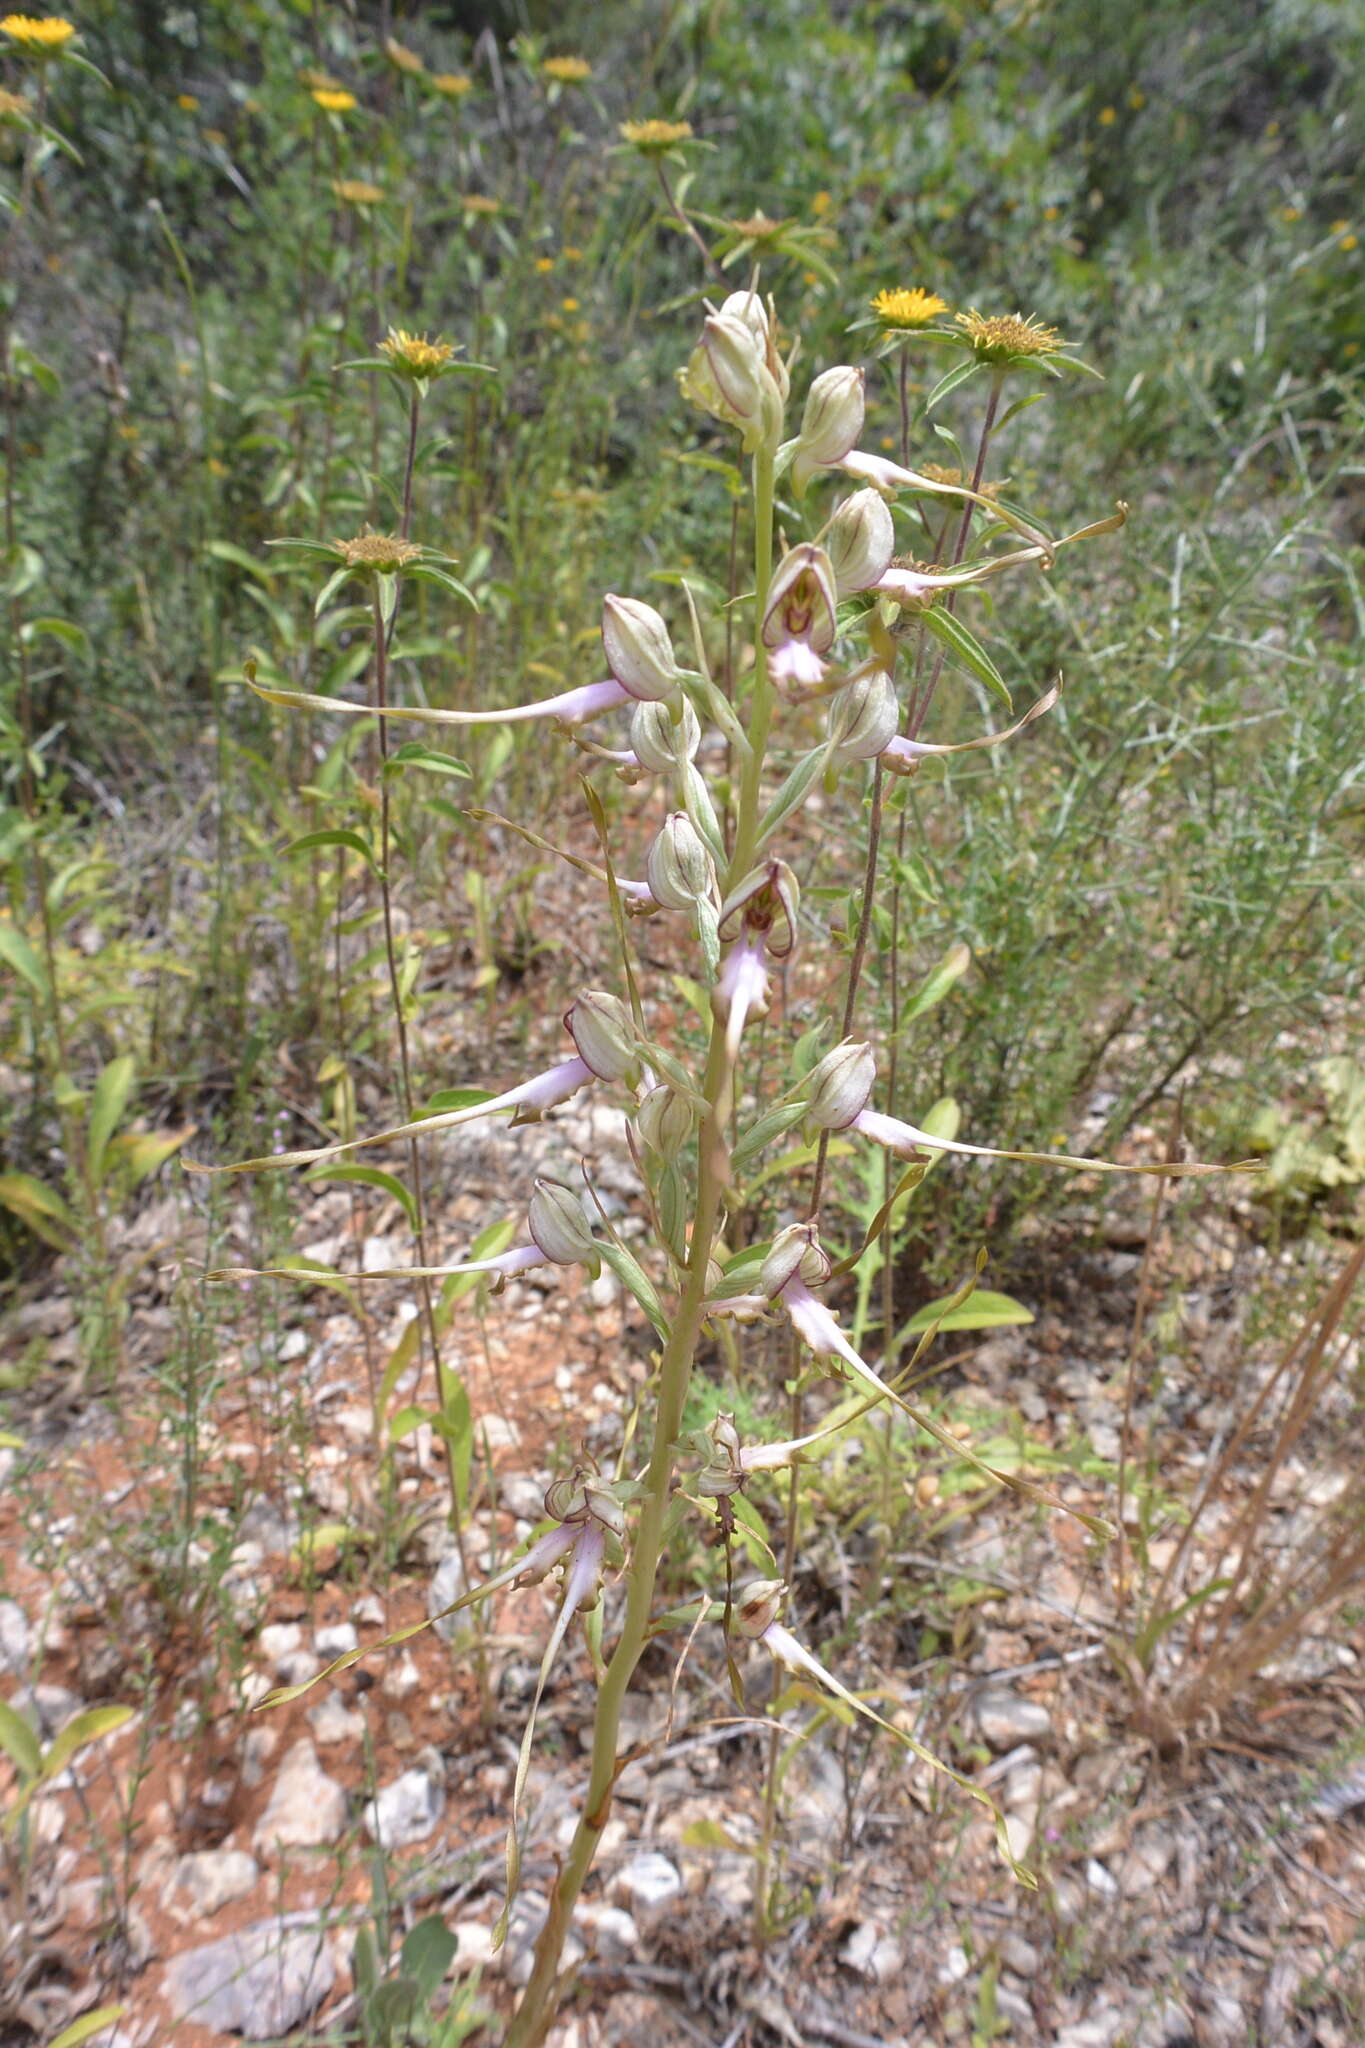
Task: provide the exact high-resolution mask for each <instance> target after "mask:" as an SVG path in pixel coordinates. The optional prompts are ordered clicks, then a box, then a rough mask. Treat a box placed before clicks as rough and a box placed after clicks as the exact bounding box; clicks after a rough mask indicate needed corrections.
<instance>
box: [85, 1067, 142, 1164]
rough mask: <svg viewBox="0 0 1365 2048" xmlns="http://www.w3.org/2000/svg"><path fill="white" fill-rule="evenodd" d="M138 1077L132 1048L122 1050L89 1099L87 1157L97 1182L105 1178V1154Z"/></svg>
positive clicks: (102, 1071) (106, 1069)
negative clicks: (130, 1049) (128, 1050)
mask: <svg viewBox="0 0 1365 2048" xmlns="http://www.w3.org/2000/svg"><path fill="white" fill-rule="evenodd" d="M136 1077H137V1062H136V1060H135V1059H134V1058H133V1055H132V1054H131V1053H130V1052H123V1053H119V1054H118V1056H117V1057H116V1058H114V1059H112V1060H110V1062H109V1064H108V1065H107V1066H106V1067H104V1068H103V1069H102V1070H101V1072H100V1077H99V1079H98V1080H97V1081H96V1083H95V1089H94V1094H93V1095H92V1097H91V1101H90V1127H89V1137H88V1140H87V1146H88V1151H87V1157H88V1161H89V1166H90V1176H91V1179H92V1180H93V1181H94V1182H95V1184H96V1186H98V1184H99V1183H100V1181H101V1180H102V1179H103V1178H104V1155H105V1153H106V1151H107V1150H108V1146H109V1140H110V1139H111V1138H112V1137H113V1135H114V1132H115V1131H116V1130H117V1128H118V1125H119V1120H120V1118H121V1117H122V1115H123V1112H124V1110H125V1109H126V1108H127V1107H128V1098H129V1096H130V1095H131V1094H132V1092H133V1082H134V1080H135V1079H136Z"/></svg>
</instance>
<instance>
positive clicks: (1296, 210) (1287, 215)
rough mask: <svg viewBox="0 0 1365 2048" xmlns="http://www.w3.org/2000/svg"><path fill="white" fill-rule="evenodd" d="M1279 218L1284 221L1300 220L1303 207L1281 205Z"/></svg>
mask: <svg viewBox="0 0 1365 2048" xmlns="http://www.w3.org/2000/svg"><path fill="white" fill-rule="evenodd" d="M1280 219H1281V220H1286V221H1296V220H1302V219H1303V208H1302V207H1301V206H1282V207H1281V208H1280Z"/></svg>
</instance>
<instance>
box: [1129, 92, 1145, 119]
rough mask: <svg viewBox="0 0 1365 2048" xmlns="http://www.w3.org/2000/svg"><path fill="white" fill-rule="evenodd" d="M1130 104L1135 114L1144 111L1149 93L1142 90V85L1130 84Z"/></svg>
mask: <svg viewBox="0 0 1365 2048" xmlns="http://www.w3.org/2000/svg"><path fill="white" fill-rule="evenodd" d="M1128 104H1129V106H1130V107H1131V108H1132V110H1133V112H1134V113H1135V114H1140V113H1141V112H1142V109H1143V108H1144V107H1145V106H1146V104H1147V95H1146V93H1145V92H1144V91H1143V90H1142V87H1141V86H1140V85H1131V86H1129V88H1128Z"/></svg>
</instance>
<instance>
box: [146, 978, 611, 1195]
mask: <svg viewBox="0 0 1365 2048" xmlns="http://www.w3.org/2000/svg"><path fill="white" fill-rule="evenodd" d="M564 1026H565V1029H566V1030H567V1031H568V1033H569V1036H570V1037H571V1038H572V1039H573V1041H574V1047H575V1057H574V1058H572V1059H567V1060H560V1061H559V1062H558V1064H557V1065H555V1066H553V1067H548V1068H547V1069H546V1070H545V1072H544V1073H543V1074H534V1075H532V1077H531V1079H530V1080H529V1081H519V1082H518V1083H517V1085H516V1087H515V1088H508V1089H506V1090H505V1091H504V1092H503V1093H502V1094H501V1095H494V1096H490V1097H489V1099H488V1100H487V1101H486V1102H475V1103H468V1104H466V1105H465V1106H464V1107H463V1108H461V1109H451V1110H442V1111H441V1112H440V1113H439V1114H438V1115H436V1116H427V1117H418V1118H417V1119H416V1120H415V1121H414V1122H412V1123H407V1124H394V1125H393V1126H392V1127H391V1128H390V1129H388V1130H384V1131H371V1132H370V1133H369V1134H368V1135H367V1136H365V1137H363V1138H348V1139H346V1140H344V1141H343V1142H342V1143H340V1144H336V1145H315V1146H313V1147H311V1148H310V1149H309V1150H307V1151H303V1152H273V1153H270V1154H268V1155H267V1156H266V1157H265V1158H261V1159H238V1160H234V1161H233V1163H232V1164H231V1165H229V1166H199V1165H196V1164H195V1163H194V1162H192V1161H190V1160H186V1162H185V1165H186V1169H187V1171H189V1172H191V1173H265V1172H276V1171H278V1170H279V1169H281V1168H282V1167H287V1166H316V1165H318V1164H319V1163H320V1162H321V1161H322V1160H324V1159H340V1158H342V1157H343V1156H344V1155H345V1154H347V1153H349V1152H358V1151H360V1150H361V1149H362V1147H364V1146H367V1145H387V1144H390V1143H392V1142H393V1140H394V1139H396V1138H412V1137H420V1136H425V1134H426V1133H427V1132H429V1131H451V1130H455V1129H456V1128H457V1127H458V1126H459V1125H461V1124H469V1123H475V1122H477V1120H478V1119H479V1118H480V1117H485V1116H494V1115H496V1114H497V1112H498V1111H499V1110H503V1109H512V1110H515V1111H516V1112H517V1115H516V1118H515V1119H514V1121H516V1122H519V1123H534V1122H536V1121H538V1120H539V1118H540V1117H542V1116H543V1115H544V1113H545V1111H546V1110H547V1109H554V1108H556V1107H557V1106H558V1105H559V1104H560V1103H561V1102H567V1101H568V1100H569V1097H570V1096H571V1095H576V1094H577V1093H578V1091H579V1089H580V1088H586V1087H587V1086H588V1084H589V1083H590V1082H592V1081H622V1080H626V1079H628V1078H629V1077H630V1076H631V1075H632V1074H633V1073H634V1072H635V1070H636V1067H637V1059H636V1054H635V1051H634V1033H635V1027H634V1023H633V1021H632V1019H631V1015H630V1012H629V1011H628V1010H627V1009H626V1008H625V1006H624V1005H623V1004H622V1003H621V1002H620V1001H619V999H618V998H617V997H616V996H613V995H608V994H606V993H605V992H604V991H602V990H600V989H585V990H584V991H583V993H582V994H581V995H580V996H578V997H577V998H576V999H575V1001H574V1002H573V1003H572V1004H571V1005H570V1007H569V1009H568V1010H567V1011H566V1013H565V1017H564Z"/></svg>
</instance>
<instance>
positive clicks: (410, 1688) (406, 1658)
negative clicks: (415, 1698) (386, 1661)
mask: <svg viewBox="0 0 1365 2048" xmlns="http://www.w3.org/2000/svg"><path fill="white" fill-rule="evenodd" d="M421 1683H422V1674H421V1672H420V1671H419V1670H418V1669H417V1666H416V1664H415V1663H414V1662H413V1660H412V1656H411V1653H410V1652H409V1651H407V1650H404V1652H403V1654H402V1656H401V1657H400V1658H399V1660H398V1662H397V1663H396V1664H391V1665H390V1666H389V1668H388V1670H387V1671H386V1672H385V1673H384V1677H383V1681H382V1683H381V1686H380V1690H381V1692H383V1693H384V1694H385V1695H386V1696H387V1697H388V1698H389V1699H391V1700H405V1699H409V1698H410V1697H411V1696H412V1694H413V1693H415V1692H416V1690H417V1688H418V1687H419V1686H420V1684H421Z"/></svg>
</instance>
